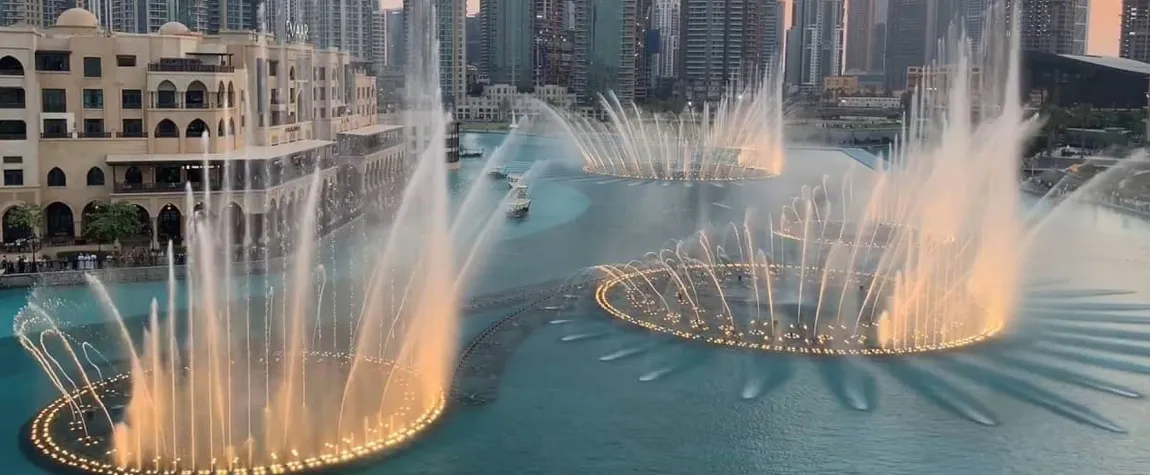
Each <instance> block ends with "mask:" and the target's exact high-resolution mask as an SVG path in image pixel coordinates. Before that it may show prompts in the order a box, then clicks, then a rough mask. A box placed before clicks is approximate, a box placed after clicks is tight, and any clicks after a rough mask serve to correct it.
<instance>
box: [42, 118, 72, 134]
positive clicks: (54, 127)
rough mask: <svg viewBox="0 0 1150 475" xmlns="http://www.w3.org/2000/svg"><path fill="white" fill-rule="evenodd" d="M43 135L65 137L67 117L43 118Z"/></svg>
mask: <svg viewBox="0 0 1150 475" xmlns="http://www.w3.org/2000/svg"><path fill="white" fill-rule="evenodd" d="M41 132H43V136H44V137H45V138H60V137H67V136H68V135H69V134H68V120H67V119H44V129H43V130H42V131H41Z"/></svg>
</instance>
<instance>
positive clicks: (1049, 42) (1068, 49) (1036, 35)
mask: <svg viewBox="0 0 1150 475" xmlns="http://www.w3.org/2000/svg"><path fill="white" fill-rule="evenodd" d="M1016 3H1017V8H1018V18H1019V22H1020V23H1021V24H1020V25H1019V28H1018V29H1019V32H1020V33H1021V35H1022V38H1021V39H1020V42H1021V43H1022V49H1023V50H1026V51H1042V52H1045V53H1051V54H1086V38H1087V33H1088V32H1087V29H1088V27H1089V22H1090V0H1006V11H1008V12H1009V11H1011V9H1012V8H1014V7H1015V4H1016ZM1010 21H1011V17H1010V16H1009V15H1008V16H1007V25H1008V26H1009V24H1010ZM1008 31H1009V30H1008Z"/></svg>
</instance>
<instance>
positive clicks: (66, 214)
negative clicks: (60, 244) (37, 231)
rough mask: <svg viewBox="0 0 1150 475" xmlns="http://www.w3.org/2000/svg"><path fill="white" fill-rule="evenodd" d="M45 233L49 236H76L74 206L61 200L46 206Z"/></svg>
mask: <svg viewBox="0 0 1150 475" xmlns="http://www.w3.org/2000/svg"><path fill="white" fill-rule="evenodd" d="M44 221H45V224H47V226H45V235H47V236H48V237H75V236H76V223H75V222H74V221H72V208H69V207H68V205H66V204H64V203H61V202H59V201H57V202H55V203H52V204H50V205H48V207H46V208H44Z"/></svg>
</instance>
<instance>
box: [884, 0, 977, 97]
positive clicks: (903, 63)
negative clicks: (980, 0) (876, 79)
mask: <svg viewBox="0 0 1150 475" xmlns="http://www.w3.org/2000/svg"><path fill="white" fill-rule="evenodd" d="M975 1H977V0H975ZM970 2H971V0H890V8H889V10H888V12H887V21H886V28H887V34H886V62H885V67H884V72H885V75H886V78H885V82H886V86H887V89H888V90H891V91H901V90H905V89H906V88H907V82H906V74H907V68H910V67H921V66H927V65H929V64H931V63H932V62H933V61H935V60H937V59H938V51H939V46H940V42H942V41H944V40H945V39H946V38H947V35H948V34H950V33H952V32H953V33H958V32H959V31H960V29H962V28H968V29H969V28H971V26H970V25H980V24H981V18H982V14H981V13H980V14H979V15H978V16H977V18H968V15H972V14H973V12H974V11H977V10H974V9H971V8H969V7H968V5H969V3H970ZM978 28H981V27H980V26H979V27H978Z"/></svg>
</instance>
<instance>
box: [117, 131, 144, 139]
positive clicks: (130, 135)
mask: <svg viewBox="0 0 1150 475" xmlns="http://www.w3.org/2000/svg"><path fill="white" fill-rule="evenodd" d="M116 137H119V138H122V139H146V138H148V133H147V132H144V131H139V132H116Z"/></svg>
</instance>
